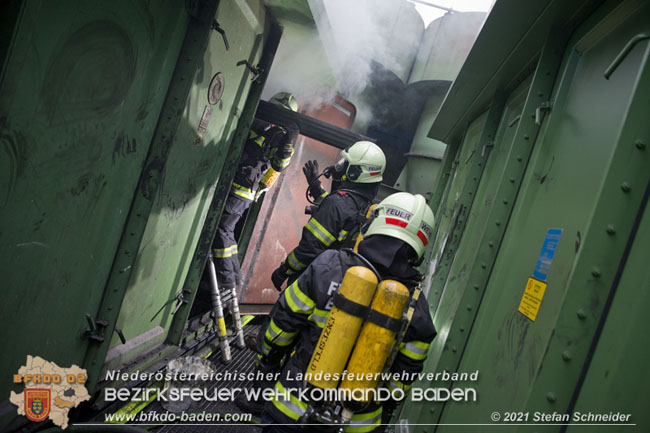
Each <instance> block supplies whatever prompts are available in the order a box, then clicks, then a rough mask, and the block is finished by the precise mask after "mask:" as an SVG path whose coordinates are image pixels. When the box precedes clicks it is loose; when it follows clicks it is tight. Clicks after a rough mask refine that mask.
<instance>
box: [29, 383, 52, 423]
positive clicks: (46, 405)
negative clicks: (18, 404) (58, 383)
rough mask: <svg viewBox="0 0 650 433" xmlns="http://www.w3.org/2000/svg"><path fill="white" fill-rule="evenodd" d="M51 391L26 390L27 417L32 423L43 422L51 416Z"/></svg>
mask: <svg viewBox="0 0 650 433" xmlns="http://www.w3.org/2000/svg"><path fill="white" fill-rule="evenodd" d="M51 403H52V398H51V390H49V389H38V388H31V389H30V388H27V389H25V416H26V417H27V418H29V419H30V420H32V421H36V422H38V421H43V420H45V419H47V417H48V415H49V414H50V406H51Z"/></svg>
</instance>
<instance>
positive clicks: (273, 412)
mask: <svg viewBox="0 0 650 433" xmlns="http://www.w3.org/2000/svg"><path fill="white" fill-rule="evenodd" d="M433 225H434V217H433V212H432V211H431V209H430V208H429V207H428V206H427V204H426V201H425V199H424V197H422V196H421V195H412V194H409V193H396V194H393V195H391V196H389V197H387V198H386V199H384V200H383V201H382V202H381V203H380V204H379V205H378V206H377V208H376V209H375V210H374V211H373V215H372V216H371V219H370V223H369V225H368V226H367V230H366V231H365V234H364V238H363V240H362V241H361V242H360V244H359V248H358V254H356V253H354V252H352V251H351V250H348V249H344V250H327V251H325V252H324V253H322V254H321V255H319V256H318V257H317V258H316V259H315V260H314V261H313V262H312V263H311V264H310V265H309V266H308V267H307V269H305V271H304V272H303V273H302V274H301V275H300V277H299V278H298V279H297V280H296V281H294V282H293V283H292V284H291V285H289V287H288V288H287V289H286V290H285V291H284V292H283V293H282V294H281V295H280V299H279V300H278V302H277V303H276V304H275V306H274V307H273V310H272V311H271V314H270V319H271V320H270V322H269V324H268V326H267V328H266V330H265V331H264V330H263V331H262V332H263V333H261V334H260V339H259V340H258V344H259V345H260V346H262V353H261V355H258V356H259V363H260V365H262V366H264V367H265V368H264V369H265V371H272V370H273V367H274V366H275V367H276V368H277V369H281V373H280V375H279V378H280V379H279V380H278V381H277V382H276V383H275V394H276V396H277V397H273V399H272V401H270V402H267V403H266V405H265V407H264V413H263V417H262V422H263V424H265V429H264V432H267V433H270V432H281V431H284V432H286V431H298V430H299V427H300V426H299V425H298V423H303V422H309V420H306V419H305V414H306V413H307V414H308V413H309V412H308V406H309V405H310V404H313V402H308V401H304V400H302V399H300V398H299V397H298V396H297V395H296V393H295V392H294V393H291V392H286V390H289V389H294V390H296V389H303V387H304V383H305V382H304V380H301V375H304V373H305V372H306V370H307V366H308V363H309V362H310V359H311V357H312V353H313V352H314V350H315V349H316V343H317V342H318V341H319V337H320V334H321V332H322V330H323V327H324V325H325V323H326V321H327V318H328V314H329V312H330V309H331V308H332V305H333V295H334V294H335V293H336V292H337V290H338V288H339V286H340V284H341V282H342V280H343V276H344V274H345V272H346V270H348V269H349V268H350V267H352V266H368V265H367V262H370V264H372V266H374V268H375V269H376V270H377V272H378V273H379V274H380V275H381V277H382V278H383V279H392V280H396V281H399V282H401V283H403V284H404V285H405V286H406V287H407V288H408V289H409V291H410V292H411V293H413V291H414V290H415V288H416V286H417V285H418V284H419V282H420V281H421V279H422V276H421V274H419V273H418V271H417V270H416V269H415V268H414V267H415V266H416V265H418V264H419V263H420V262H421V260H422V257H423V254H424V250H425V248H426V246H427V244H428V242H429V241H430V240H431V232H432V227H433ZM360 256H361V257H360ZM366 261H367V262H366ZM414 298H415V296H414ZM414 302H415V309H414V312H413V316H412V320H411V322H410V324H409V326H408V328H406V332H405V334H404V338H403V340H402V342H401V344H400V345H399V352H398V353H397V355H396V356H395V358H394V361H393V362H392V364H390V370H389V371H390V372H391V373H393V374H392V375H391V376H390V379H389V380H387V381H386V382H385V384H384V387H385V388H386V389H388V390H389V391H391V390H394V389H396V388H400V389H401V390H404V391H407V390H408V389H409V388H410V386H411V383H412V380H411V379H412V374H414V373H419V372H420V371H421V370H422V366H423V363H424V360H425V359H426V356H427V352H428V349H429V345H430V344H431V341H432V340H433V338H434V336H435V334H436V331H435V328H434V326H433V321H432V319H431V316H430V314H429V307H428V302H427V300H426V298H425V296H424V295H423V294H421V295H420V296H419V298H417V301H414ZM357 344H359V343H357ZM294 345H295V353H293V355H291V354H290V353H288V352H287V348H288V347H294ZM283 358H284V359H285V362H283ZM287 359H288V360H287ZM405 373H406V374H405ZM407 374H408V375H407ZM400 379H402V380H400ZM395 406H396V402H395V401H389V402H385V403H383V404H379V403H377V402H371V403H370V404H369V405H368V406H366V407H365V408H363V409H361V410H355V411H354V414H353V415H352V418H351V419H350V421H349V423H348V424H347V425H346V429H345V430H346V431H347V432H358V433H361V432H371V431H373V430H375V429H377V428H379V426H380V424H381V423H382V420H383V422H384V423H386V422H387V420H388V419H389V418H390V415H391V414H392V410H393V409H394V408H395ZM292 423H295V424H296V426H295V428H294V427H291V426H289V427H287V426H278V425H276V424H292Z"/></svg>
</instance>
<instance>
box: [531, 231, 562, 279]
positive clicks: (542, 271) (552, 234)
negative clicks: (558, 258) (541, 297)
mask: <svg viewBox="0 0 650 433" xmlns="http://www.w3.org/2000/svg"><path fill="white" fill-rule="evenodd" d="M562 230H563V229H548V230H547V231H546V237H545V238H544V243H543V244H542V250H541V251H540V252H539V258H538V259H537V265H535V272H533V277H534V278H536V279H538V280H540V281H546V278H548V272H549V271H550V270H551V263H553V257H554V256H555V251H556V250H557V246H558V244H559V243H560V238H561V237H562Z"/></svg>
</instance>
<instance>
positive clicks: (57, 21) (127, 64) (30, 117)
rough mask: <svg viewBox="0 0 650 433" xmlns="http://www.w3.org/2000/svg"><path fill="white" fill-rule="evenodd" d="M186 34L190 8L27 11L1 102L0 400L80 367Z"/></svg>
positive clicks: (132, 5)
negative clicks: (46, 368) (36, 369)
mask: <svg viewBox="0 0 650 433" xmlns="http://www.w3.org/2000/svg"><path fill="white" fill-rule="evenodd" d="M187 23H188V15H187V13H186V12H185V7H184V2H178V1H175V0H168V1H160V2H156V3H155V5H154V4H149V3H148V2H143V1H138V2H134V1H127V0H124V1H121V0H120V1H112V2H105V1H82V2H79V1H57V2H50V1H38V0H31V1H26V2H23V3H22V4H21V10H20V12H19V14H18V22H17V24H16V25H15V32H14V35H13V39H12V42H11V45H10V51H9V53H8V56H7V57H6V59H5V60H6V61H5V64H4V65H3V69H2V71H3V75H2V77H1V80H2V82H1V86H2V87H1V89H0V263H2V264H1V265H0V267H1V268H2V272H1V274H2V282H1V283H0V284H1V285H2V294H3V301H2V303H1V305H0V329H2V338H1V340H2V342H3V344H4V345H5V346H6V347H10V348H11V350H6V351H5V352H4V354H3V356H2V363H1V366H0V370H2V371H3V372H5V374H3V375H1V376H0V394H1V395H3V397H2V398H6V397H7V396H8V395H9V389H10V388H11V389H15V390H19V389H18V388H13V387H12V385H11V384H10V382H11V379H12V376H11V372H16V371H17V369H18V367H19V366H20V365H22V364H23V363H24V362H25V358H26V356H27V355H38V356H41V357H43V358H45V359H47V360H49V361H53V362H56V363H57V364H59V365H60V366H62V367H65V366H68V365H70V364H72V363H75V364H79V365H80V364H82V362H83V359H84V355H85V353H86V349H87V345H88V341H89V340H88V339H87V338H85V337H84V330H85V329H86V327H87V326H88V324H87V321H86V317H85V315H86V313H88V314H89V315H90V316H91V318H93V319H96V317H94V316H95V314H96V312H97V310H98V307H99V304H100V301H101V299H102V296H103V293H104V287H105V285H106V280H107V277H108V274H109V271H110V269H111V265H112V263H113V260H114V256H115V250H116V248H117V245H118V243H119V241H120V237H121V235H122V232H123V228H124V223H125V220H126V217H127V214H128V212H129V208H130V205H131V202H132V200H133V196H134V190H135V188H136V185H137V184H138V179H139V177H140V173H141V170H142V165H143V162H144V160H145V158H146V155H147V152H148V149H149V145H150V142H151V139H152V135H153V132H154V129H155V127H156V123H157V121H158V115H159V112H160V109H161V106H162V104H163V100H164V98H165V94H166V91H167V88H168V86H169V82H170V79H171V75H172V71H173V69H174V65H175V63H176V60H177V57H178V53H179V50H180V46H181V42H182V40H183V36H184V34H185V29H186V26H187Z"/></svg>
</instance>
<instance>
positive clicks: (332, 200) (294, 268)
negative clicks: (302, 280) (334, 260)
mask: <svg viewBox="0 0 650 433" xmlns="http://www.w3.org/2000/svg"><path fill="white" fill-rule="evenodd" d="M370 204H371V200H370V199H369V198H368V197H365V196H364V195H362V194H359V193H357V192H355V191H352V190H339V191H336V192H334V193H332V194H329V195H328V196H326V197H325V198H324V199H323V200H322V202H321V203H320V205H319V206H318V210H317V211H316V213H315V214H314V215H312V217H311V218H310V219H309V221H307V224H306V225H305V226H304V227H303V229H302V237H301V238H300V242H299V243H298V246H297V247H296V248H295V249H294V250H293V251H291V252H290V253H289V255H287V258H286V260H285V261H284V263H285V264H286V265H288V272H287V274H288V275H289V277H290V278H289V281H290V282H291V276H292V275H297V274H299V273H300V272H302V271H303V270H304V269H305V268H306V267H307V266H308V265H309V264H310V263H311V262H312V261H313V260H314V259H315V258H316V257H317V256H318V255H319V254H320V253H322V252H323V251H325V250H326V249H341V248H345V247H353V246H354V242H355V239H356V235H357V233H358V232H359V229H360V228H361V225H362V224H363V223H364V222H365V220H366V218H365V215H366V212H367V210H368V207H369V206H370Z"/></svg>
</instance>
